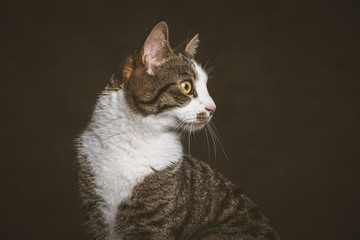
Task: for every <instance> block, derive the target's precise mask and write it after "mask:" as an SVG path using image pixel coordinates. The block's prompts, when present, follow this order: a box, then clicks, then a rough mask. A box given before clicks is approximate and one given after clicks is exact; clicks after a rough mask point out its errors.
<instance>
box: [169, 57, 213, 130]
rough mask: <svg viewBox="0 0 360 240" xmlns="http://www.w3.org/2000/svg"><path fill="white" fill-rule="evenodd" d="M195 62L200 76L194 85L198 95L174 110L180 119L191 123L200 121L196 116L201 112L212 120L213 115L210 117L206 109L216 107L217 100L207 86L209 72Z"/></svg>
mask: <svg viewBox="0 0 360 240" xmlns="http://www.w3.org/2000/svg"><path fill="white" fill-rule="evenodd" d="M193 63H194V66H195V70H196V72H197V77H198V79H196V81H195V82H194V84H195V86H194V87H195V90H196V92H197V95H198V96H197V97H196V98H194V99H192V100H191V102H190V103H189V104H187V105H186V106H184V107H182V108H178V109H176V110H174V111H173V114H174V115H175V116H176V117H177V118H178V119H180V120H181V121H184V122H186V123H189V124H196V123H199V121H198V120H197V119H196V117H197V115H198V114H199V113H201V112H206V114H207V116H208V117H209V118H208V121H210V120H211V117H212V116H211V117H210V113H209V112H208V111H206V108H215V107H216V106H215V102H214V100H213V99H212V98H211V97H210V95H209V92H208V89H207V87H206V83H207V79H208V77H207V74H206V73H205V71H204V70H203V69H202V68H201V67H200V66H199V65H198V64H197V63H196V62H195V61H193Z"/></svg>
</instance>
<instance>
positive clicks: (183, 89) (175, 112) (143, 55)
mask: <svg viewBox="0 0 360 240" xmlns="http://www.w3.org/2000/svg"><path fill="white" fill-rule="evenodd" d="M198 44H199V39H198V35H196V36H195V37H194V38H193V39H192V40H191V41H190V42H189V43H188V44H187V46H186V47H185V49H184V50H183V51H179V52H178V51H175V50H173V49H172V48H171V47H170V43H169V33H168V27H167V25H166V23H165V22H160V23H158V24H157V25H156V26H155V27H154V28H153V29H152V31H151V32H150V34H149V35H148V37H147V38H146V40H145V41H144V43H143V44H142V45H141V47H140V48H138V49H137V50H136V51H135V52H134V54H133V55H132V56H131V57H129V58H128V59H127V61H126V63H125V66H124V67H123V70H122V84H123V87H124V92H125V97H126V100H127V102H128V105H129V106H130V108H131V109H132V110H133V111H135V112H136V113H138V114H140V115H142V116H145V117H146V116H149V115H157V116H166V117H171V118H173V119H175V120H176V122H177V123H180V122H182V123H187V124H185V125H186V126H187V127H188V128H190V129H191V130H197V129H201V128H202V127H204V126H205V124H206V123H208V122H209V121H210V119H211V117H212V115H213V113H214V112H215V109H216V106H215V103H214V101H213V99H212V98H211V97H210V95H209V92H208V90H207V86H206V83H207V74H206V72H205V71H204V70H203V69H202V68H201V66H200V65H199V64H198V63H196V62H195V60H194V56H195V53H196V49H197V47H198Z"/></svg>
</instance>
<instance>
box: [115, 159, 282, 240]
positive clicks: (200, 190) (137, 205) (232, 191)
mask: <svg viewBox="0 0 360 240" xmlns="http://www.w3.org/2000/svg"><path fill="white" fill-rule="evenodd" d="M116 231H117V232H118V234H119V236H121V239H179V240H180V239H224V240H225V239H278V236H277V235H276V233H275V232H274V231H273V229H272V228H271V227H270V225H269V223H268V221H267V219H266V218H265V217H264V215H263V214H262V213H261V212H260V210H259V208H258V207H257V206H256V205H255V204H254V202H253V201H251V200H250V199H249V198H248V197H247V196H245V195H244V194H243V193H242V192H241V191H240V190H239V189H238V188H237V187H236V186H234V185H233V184H232V183H231V182H230V181H228V180H227V179H225V178H224V177H223V176H222V175H220V174H218V173H216V172H215V171H213V170H212V169H211V168H210V167H209V166H208V165H207V164H205V163H203V162H201V161H198V160H196V159H194V158H192V157H186V156H185V157H184V159H183V161H181V162H179V163H177V164H174V165H172V166H170V167H168V168H167V169H165V170H163V171H155V172H154V173H153V174H150V175H148V176H146V178H144V180H143V181H142V182H141V183H139V184H138V185H136V186H135V187H134V189H133V192H132V195H131V197H130V198H129V199H128V200H126V201H124V202H123V203H122V204H121V205H120V206H119V210H118V213H117V216H116Z"/></svg>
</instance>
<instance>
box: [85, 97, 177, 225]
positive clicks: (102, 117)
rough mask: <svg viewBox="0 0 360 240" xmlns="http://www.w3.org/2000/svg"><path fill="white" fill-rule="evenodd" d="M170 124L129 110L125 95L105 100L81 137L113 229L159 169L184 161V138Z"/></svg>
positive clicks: (99, 103) (98, 104)
mask: <svg viewBox="0 0 360 240" xmlns="http://www.w3.org/2000/svg"><path fill="white" fill-rule="evenodd" d="M168 121H172V120H171V119H167V118H164V117H162V118H160V117H156V116H149V117H143V116H140V115H138V114H135V113H134V112H132V111H131V109H129V107H128V105H127V104H126V101H125V98H124V93H123V91H122V90H119V91H116V92H110V93H108V94H104V95H101V96H100V98H99V99H98V102H97V104H96V107H95V111H94V114H93V116H92V120H91V122H90V124H89V126H88V128H87V130H86V131H84V133H83V134H82V135H81V136H80V146H79V152H80V154H82V155H83V156H84V157H85V158H86V160H87V161H88V163H89V164H90V166H91V168H92V170H93V172H94V175H95V179H94V181H95V185H96V189H95V191H96V193H97V194H98V195H100V196H101V197H102V198H103V199H104V201H105V203H106V204H105V205H106V207H104V209H103V212H104V215H105V217H106V218H107V219H108V221H109V223H111V222H112V221H113V218H114V215H113V214H114V213H115V212H116V211H115V209H116V208H117V206H118V205H119V204H120V202H121V201H123V200H124V199H125V198H127V197H128V196H129V195H130V194H131V191H132V188H133V187H134V186H135V185H136V184H137V183H138V182H139V181H141V179H142V178H143V177H145V176H146V175H147V174H149V173H151V172H152V171H153V169H156V170H161V169H165V168H166V167H168V166H170V165H171V164H173V163H175V162H178V161H180V160H181V159H182V155H183V152H182V145H181V141H180V139H179V136H178V135H177V134H175V133H173V132H172V131H169V130H168V129H167V128H166V126H168V125H169V122H168Z"/></svg>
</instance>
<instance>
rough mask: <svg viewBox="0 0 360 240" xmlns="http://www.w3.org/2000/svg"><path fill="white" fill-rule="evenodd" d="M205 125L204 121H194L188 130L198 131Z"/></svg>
mask: <svg viewBox="0 0 360 240" xmlns="http://www.w3.org/2000/svg"><path fill="white" fill-rule="evenodd" d="M205 125H206V122H201V123H195V124H192V125H191V126H189V130H191V131H198V130H200V129H203V128H204V127H205Z"/></svg>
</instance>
